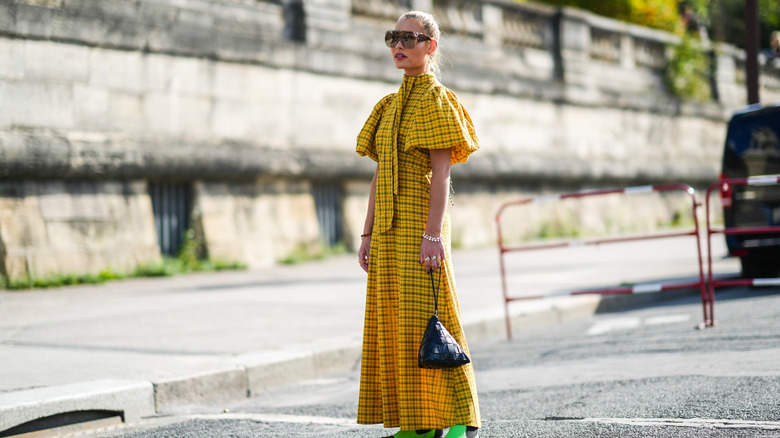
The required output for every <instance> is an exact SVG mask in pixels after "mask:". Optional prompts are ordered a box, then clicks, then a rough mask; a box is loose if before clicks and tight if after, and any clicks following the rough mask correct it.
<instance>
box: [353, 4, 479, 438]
mask: <svg viewBox="0 0 780 438" xmlns="http://www.w3.org/2000/svg"><path fill="white" fill-rule="evenodd" d="M439 35H440V32H439V26H438V24H437V23H436V21H435V20H434V18H433V17H432V16H431V15H430V14H427V13H424V12H416V11H413V12H409V13H406V14H404V15H403V16H401V18H399V20H398V23H397V24H396V27H395V30H393V31H388V32H387V34H386V35H385V43H386V44H387V46H388V47H389V48H390V52H391V54H392V56H393V62H394V63H395V66H396V68H398V69H403V70H404V73H405V74H404V78H403V83H402V84H401V88H400V90H399V91H398V92H397V93H393V94H390V95H388V96H386V97H385V98H383V99H382V100H380V101H379V103H378V104H377V105H376V106H375V107H374V110H373V111H372V113H371V115H370V117H369V118H368V120H367V121H366V123H365V125H364V126H363V129H362V130H361V132H360V134H359V135H358V139H357V152H358V154H360V155H361V156H366V155H367V156H369V157H370V158H372V159H373V160H374V161H376V162H377V166H376V170H375V172H374V178H373V180H372V182H371V192H370V196H369V203H368V212H367V214H366V222H365V225H364V228H363V234H362V236H361V238H362V241H361V245H360V250H359V251H358V261H359V263H360V265H361V267H362V268H363V270H365V271H366V272H368V287H367V293H366V295H367V296H366V316H365V326H364V331H363V361H362V366H361V378H360V400H359V405H358V423H360V424H377V423H383V424H384V425H385V427H400V428H401V431H400V432H398V433H396V434H395V435H393V436H394V437H397V438H407V437H440V436H442V434H443V429H447V428H449V431H448V433H447V437H448V438H461V437H468V438H475V437H477V436H478V435H477V428H478V427H479V426H480V417H479V406H478V402H477V388H476V384H475V381H474V370H473V368H472V366H471V364H468V365H465V366H462V367H458V368H454V369H438V370H431V369H421V368H419V367H418V365H417V353H418V349H419V346H420V341H421V340H422V335H423V332H424V331H425V327H426V324H427V321H428V318H430V316H431V315H432V314H433V292H432V290H431V280H430V278H429V274H428V273H429V272H432V271H436V273H435V274H433V278H434V279H437V280H438V282H439V284H438V290H439V291H440V294H439V318H440V319H441V321H442V323H443V324H444V325H445V327H447V329H448V330H449V331H450V332H451V333H452V335H453V336H454V337H455V339H456V340H457V341H458V343H459V344H460V345H461V346H462V347H463V349H464V350H465V351H466V352H467V353H468V347H467V345H466V340H465V338H464V336H463V328H462V327H461V324H460V321H459V316H460V308H459V304H458V298H457V295H456V293H455V280H454V277H453V270H452V265H451V262H450V259H449V254H450V238H449V237H450V236H449V234H450V230H449V219H448V216H447V202H448V193H449V181H450V166H451V165H452V164H454V163H461V162H465V161H466V159H467V158H468V156H469V154H471V153H472V152H474V151H475V150H477V149H478V148H479V144H478V141H477V137H476V134H475V132H474V127H473V125H472V123H471V119H470V118H469V115H468V114H467V113H466V110H465V109H463V107H462V106H461V104H460V102H459V101H458V99H457V97H456V96H455V94H454V93H452V92H451V91H449V90H448V89H447V88H445V87H444V86H442V85H441V84H440V83H439V82H438V81H437V80H436V78H435V76H433V74H432V72H433V71H434V70H435V69H436V59H437V49H438V40H439ZM439 268H441V269H439ZM440 273H441V274H442V275H441V276H440V275H439V274H440Z"/></svg>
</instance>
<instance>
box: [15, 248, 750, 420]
mask: <svg viewBox="0 0 780 438" xmlns="http://www.w3.org/2000/svg"><path fill="white" fill-rule="evenodd" d="M692 241H693V240H692V239H690V241H689V240H688V239H666V240H663V241H652V242H651V243H648V242H645V243H631V244H619V245H611V246H608V247H596V248H592V247H590V248H587V247H578V248H570V249H566V250H546V251H536V252H533V253H522V254H518V255H510V257H509V258H508V268H509V272H510V273H511V274H510V275H509V276H508V282H509V285H510V290H511V294H512V295H523V294H526V295H537V294H540V293H551V292H555V291H560V290H572V289H579V288H582V287H591V286H599V285H616V284H621V283H628V282H631V283H633V282H643V281H658V280H668V279H678V278H686V277H695V276H697V275H698V271H697V268H696V253H695V245H694V244H693V243H692ZM717 253H718V254H725V249H723V248H719V249H718V252H717ZM453 259H454V264H455V277H456V280H457V287H458V292H459V296H460V300H461V308H462V312H463V318H462V319H463V323H464V326H465V329H466V334H467V337H468V338H469V340H470V342H474V341H475V340H478V339H480V338H484V337H494V338H495V337H499V338H500V337H503V336H505V329H504V307H503V298H502V293H501V283H500V280H501V279H500V274H499V267H498V251H497V250H496V249H495V248H487V249H480V250H468V251H465V250H461V251H455V253H454V254H453ZM715 262H716V266H717V267H716V272H718V273H734V272H738V269H739V268H738V262H737V261H736V260H731V259H723V258H722V257H718V258H717V259H716V260H715ZM688 293H698V292H696V291H693V292H688ZM664 294H665V293H660V294H644V295H641V296H638V295H637V296H634V295H631V296H624V297H620V299H621V301H620V305H631V304H636V303H637V301H636V300H637V299H643V300H648V299H663V298H664ZM364 296H365V273H364V272H363V271H362V270H361V269H360V268H359V267H358V265H357V262H356V260H355V256H354V255H346V256H340V257H335V258H332V259H329V260H324V261H318V262H310V263H304V264H300V265H295V266H276V267H272V268H268V269H263V270H259V271H252V272H223V273H211V274H192V275H186V276H178V277H173V278H160V279H133V280H125V281H118V282H111V283H107V284H105V285H101V286H84V287H71V288H63V289H52V290H34V291H22V292H6V291H3V292H0V364H2V365H0V434H1V433H2V431H4V430H7V429H9V428H12V427H15V426H17V425H19V424H22V423H25V422H27V421H31V420H34V419H36V418H39V417H42V416H47V415H53V414H58V413H63V412H69V411H76V410H89V409H98V410H112V411H117V412H122V413H123V418H124V420H125V421H126V422H132V421H135V420H138V419H139V418H141V417H144V416H149V415H153V414H155V413H161V412H171V411H182V410H186V409H187V407H188V406H191V405H193V404H197V403H199V402H204V401H208V402H209V403H220V402H223V401H224V402H227V401H230V400H235V399H238V398H242V397H247V396H251V395H252V394H257V393H258V392H260V391H263V389H264V388H267V387H269V386H272V385H277V384H280V383H283V382H288V381H292V380H295V379H302V378H311V377H315V376H318V375H323V374H325V373H328V372H332V371H333V370H338V369H342V370H343V369H345V368H347V367H354V366H358V363H359V359H360V338H361V331H362V324H363V307H364V304H365V302H364V299H365V298H364ZM604 300H610V298H605V299H602V298H600V297H598V296H579V297H561V298H554V299H552V298H551V299H544V300H534V301H527V302H526V301H524V302H516V303H513V304H512V305H511V310H512V314H513V320H514V330H516V331H518V330H524V329H527V328H528V327H532V326H539V325H545V324H554V323H557V322H560V321H562V320H565V319H569V318H576V317H581V316H585V315H588V314H592V313H593V312H595V311H596V309H597V307H598V306H599V305H600V303H601V304H603V301H604Z"/></svg>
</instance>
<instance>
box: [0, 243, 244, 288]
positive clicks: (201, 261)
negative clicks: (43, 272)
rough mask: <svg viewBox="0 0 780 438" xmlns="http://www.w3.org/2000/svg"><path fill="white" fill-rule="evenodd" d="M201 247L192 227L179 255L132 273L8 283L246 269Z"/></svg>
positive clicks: (22, 282)
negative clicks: (205, 254) (201, 251)
mask: <svg viewBox="0 0 780 438" xmlns="http://www.w3.org/2000/svg"><path fill="white" fill-rule="evenodd" d="M199 247H200V244H199V242H198V241H197V239H196V237H195V233H194V231H192V230H189V231H187V234H186V236H185V240H184V245H183V246H182V249H181V250H180V251H179V254H178V255H177V256H176V257H163V258H162V260H161V261H159V262H156V263H148V264H144V265H140V266H138V267H137V268H136V269H135V270H134V271H132V272H128V273H122V272H115V271H114V270H112V269H111V268H107V269H105V270H103V271H101V272H100V273H98V274H55V275H51V276H48V277H45V278H25V279H8V278H6V279H5V280H6V282H5V283H6V285H5V286H6V288H7V289H11V290H18V289H34V288H35V289H38V288H55V287H62V286H75V285H80V284H102V283H105V282H107V281H110V280H122V279H125V278H134V277H170V276H173V275H178V274H187V273H191V272H216V271H225V270H244V269H246V265H244V264H242V263H237V262H228V261H224V260H211V259H207V258H204V257H201V256H199V250H198V249H199Z"/></svg>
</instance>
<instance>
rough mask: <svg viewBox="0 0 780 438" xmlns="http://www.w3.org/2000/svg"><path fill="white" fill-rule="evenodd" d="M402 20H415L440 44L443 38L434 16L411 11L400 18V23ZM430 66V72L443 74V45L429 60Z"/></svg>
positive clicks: (438, 47)
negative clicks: (440, 39) (441, 66)
mask: <svg viewBox="0 0 780 438" xmlns="http://www.w3.org/2000/svg"><path fill="white" fill-rule="evenodd" d="M402 20H415V21H416V22H418V23H420V26H422V28H423V30H424V31H425V34H426V35H428V36H429V37H431V38H433V39H435V40H436V42H437V44H438V43H439V38H441V30H439V23H438V22H437V21H436V19H435V18H433V15H431V14H429V13H427V12H422V11H409V12H407V13H405V14H403V15H401V17H399V18H398V22H400V21H402ZM428 64H429V69H430V72H431V73H433V74H434V75H436V76H438V75H439V73H440V72H441V68H440V65H441V45H439V46H437V49H436V51H434V52H433V53H432V54H431V55H430V58H428Z"/></svg>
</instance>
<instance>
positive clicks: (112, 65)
mask: <svg viewBox="0 0 780 438" xmlns="http://www.w3.org/2000/svg"><path fill="white" fill-rule="evenodd" d="M143 56H144V55H143V54H142V53H140V52H126V51H118V50H110V49H92V50H90V59H89V63H90V66H91V72H90V79H89V85H91V86H94V87H97V88H107V89H109V90H116V91H124V92H132V93H143V92H144V91H146V84H145V78H146V76H145V75H144V74H143V73H144V69H143V67H144V63H143Z"/></svg>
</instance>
